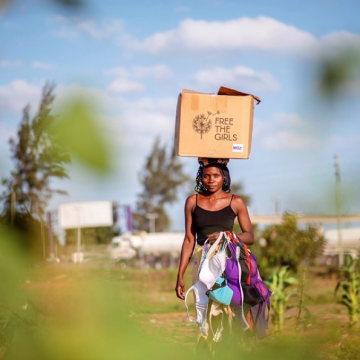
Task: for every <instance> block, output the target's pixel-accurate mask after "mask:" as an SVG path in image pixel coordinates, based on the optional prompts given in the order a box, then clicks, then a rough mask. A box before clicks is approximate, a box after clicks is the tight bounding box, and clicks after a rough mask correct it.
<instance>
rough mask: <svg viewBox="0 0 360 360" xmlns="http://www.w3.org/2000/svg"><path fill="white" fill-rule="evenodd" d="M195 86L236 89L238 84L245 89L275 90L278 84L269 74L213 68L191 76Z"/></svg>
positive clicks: (237, 67)
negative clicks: (220, 85)
mask: <svg viewBox="0 0 360 360" xmlns="http://www.w3.org/2000/svg"><path fill="white" fill-rule="evenodd" d="M193 81H194V82H195V85H196V86H200V87H205V88H216V87H218V86H219V84H222V85H224V86H228V87H233V88H237V87H238V85H239V84H241V86H242V87H243V88H246V89H254V90H276V89H278V88H279V84H278V83H277V81H276V80H275V78H274V77H273V75H272V74H271V73H269V72H257V71H255V70H253V69H250V68H248V67H245V66H236V67H234V68H231V69H227V68H222V67H213V68H209V69H205V70H201V71H199V72H197V73H195V75H194V76H193Z"/></svg>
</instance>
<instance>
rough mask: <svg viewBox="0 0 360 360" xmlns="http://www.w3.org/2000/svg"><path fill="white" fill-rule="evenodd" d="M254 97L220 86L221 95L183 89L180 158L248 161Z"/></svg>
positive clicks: (177, 146)
mask: <svg viewBox="0 0 360 360" xmlns="http://www.w3.org/2000/svg"><path fill="white" fill-rule="evenodd" d="M254 99H255V100H256V101H257V102H258V103H260V99H259V98H258V97H256V96H254V95H251V94H246V93H242V92H240V91H237V90H233V89H229V88H225V87H221V88H220V89H219V92H218V95H213V94H204V93H199V92H196V91H192V90H183V91H182V93H181V94H180V95H179V99H178V105H177V111H176V126H175V149H176V153H177V155H179V156H195V157H208V158H229V159H248V158H249V156H250V151H251V138H252V128H253V114H254Z"/></svg>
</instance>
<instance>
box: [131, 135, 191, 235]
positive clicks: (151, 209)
mask: <svg viewBox="0 0 360 360" xmlns="http://www.w3.org/2000/svg"><path fill="white" fill-rule="evenodd" d="M188 181H189V178H188V176H187V175H185V174H184V172H183V166H182V164H181V162H180V160H179V158H178V157H177V156H176V154H175V149H172V152H171V153H170V154H168V152H167V150H166V145H161V143H160V139H159V138H157V139H156V140H155V142H154V145H153V147H152V150H151V153H150V155H149V156H148V157H147V159H146V162H145V165H144V167H143V169H142V171H141V174H140V182H141V184H142V186H143V191H142V192H141V193H140V194H139V195H138V201H137V204H136V213H135V214H134V220H135V226H136V228H137V229H139V230H148V229H149V220H148V218H147V216H148V214H155V216H157V217H156V219H155V223H156V230H157V231H164V230H166V229H169V227H170V218H169V216H168V214H167V212H166V209H165V206H166V205H167V204H172V203H173V202H174V201H176V200H177V193H178V189H179V187H180V186H181V185H183V184H184V183H186V182H188Z"/></svg>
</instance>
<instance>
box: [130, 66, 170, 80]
mask: <svg viewBox="0 0 360 360" xmlns="http://www.w3.org/2000/svg"><path fill="white" fill-rule="evenodd" d="M133 76H134V78H138V79H143V78H153V79H155V80H157V81H167V80H169V79H170V78H171V76H172V72H171V70H170V68H169V67H168V66H166V65H154V66H137V67H134V69H133Z"/></svg>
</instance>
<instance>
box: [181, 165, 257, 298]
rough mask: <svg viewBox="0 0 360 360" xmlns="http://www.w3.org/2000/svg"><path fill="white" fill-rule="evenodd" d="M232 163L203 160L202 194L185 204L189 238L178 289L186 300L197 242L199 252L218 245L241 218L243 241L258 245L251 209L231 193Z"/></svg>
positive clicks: (198, 185)
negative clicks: (188, 273)
mask: <svg viewBox="0 0 360 360" xmlns="http://www.w3.org/2000/svg"><path fill="white" fill-rule="evenodd" d="M228 161H229V160H228V159H206V158H199V163H200V167H199V170H198V173H197V176H196V186H195V191H196V192H197V193H198V194H196V195H191V196H189V197H188V198H187V200H186V202H185V238H184V243H183V246H182V251H181V257H180V265H179V272H178V277H177V283H176V288H175V291H176V294H177V296H178V297H179V298H180V299H182V300H184V298H185V282H184V274H185V271H186V268H187V266H188V265H189V262H190V259H191V256H192V254H193V250H194V247H195V241H196V245H198V246H197V248H199V247H201V246H203V245H204V242H205V240H206V239H209V241H210V242H211V243H212V242H214V241H215V240H216V239H217V238H218V236H219V232H220V231H233V225H234V220H235V218H236V217H237V218H238V221H239V224H240V227H241V230H242V233H241V234H240V235H239V237H240V239H241V240H242V241H243V242H244V243H245V244H246V245H252V244H253V243H254V233H253V229H252V225H251V221H250V218H249V213H248V211H247V207H246V205H245V203H244V201H243V200H242V199H241V197H240V196H236V195H232V194H231V193H230V185H231V179H230V174H229V170H228V168H227V166H226V164H227V163H228ZM197 252H199V251H197ZM193 280H194V279H193Z"/></svg>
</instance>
